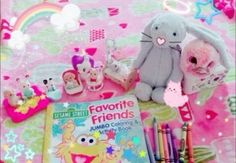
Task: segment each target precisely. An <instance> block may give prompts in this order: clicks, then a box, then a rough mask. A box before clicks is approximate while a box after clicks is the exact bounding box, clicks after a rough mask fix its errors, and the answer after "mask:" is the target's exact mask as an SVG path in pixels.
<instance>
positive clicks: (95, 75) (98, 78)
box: [86, 66, 104, 91]
mask: <svg viewBox="0 0 236 163" xmlns="http://www.w3.org/2000/svg"><path fill="white" fill-rule="evenodd" d="M103 69H104V66H100V67H96V68H91V69H90V70H89V72H88V74H87V79H86V83H87V85H88V90H89V91H99V90H100V89H102V87H103V80H104V76H103Z"/></svg>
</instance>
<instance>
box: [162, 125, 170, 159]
mask: <svg viewBox="0 0 236 163" xmlns="http://www.w3.org/2000/svg"><path fill="white" fill-rule="evenodd" d="M162 138H163V146H164V154H165V162H166V163H168V161H169V150H168V142H167V135H166V125H162Z"/></svg>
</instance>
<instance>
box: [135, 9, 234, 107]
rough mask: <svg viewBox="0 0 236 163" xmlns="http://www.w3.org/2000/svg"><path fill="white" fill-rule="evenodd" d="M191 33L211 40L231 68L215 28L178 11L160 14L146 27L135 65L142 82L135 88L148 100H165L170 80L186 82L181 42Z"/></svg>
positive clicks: (138, 94)
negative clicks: (181, 14)
mask: <svg viewBox="0 0 236 163" xmlns="http://www.w3.org/2000/svg"><path fill="white" fill-rule="evenodd" d="M187 32H189V33H191V34H193V35H195V36H196V37H198V38H200V39H202V40H205V41H207V42H210V43H211V44H212V45H213V46H214V47H215V48H216V50H217V51H218V52H219V54H220V55H221V56H220V58H221V60H222V63H223V65H224V66H225V67H226V68H229V67H230V65H231V64H230V61H229V58H228V56H227V55H228V54H227V51H226V49H225V46H222V44H224V43H223V41H222V40H221V39H217V38H216V37H213V34H212V32H211V31H208V30H207V29H205V28H203V27H200V26H199V27H198V26H196V25H193V24H190V23H188V22H186V21H185V20H184V18H182V17H180V16H178V15H176V14H171V13H163V14H159V15H158V16H157V17H155V18H154V19H153V20H152V21H151V22H150V23H149V24H148V25H147V26H146V27H145V29H144V32H143V37H142V41H141V50H140V53H139V55H138V58H137V59H136V60H135V62H134V67H135V68H136V69H139V70H140V82H138V83H137V85H136V88H135V94H136V96H137V97H138V98H139V99H140V100H142V101H148V100H150V98H151V99H152V100H153V101H155V102H158V103H165V101H164V99H163V94H164V91H165V88H166V86H167V84H168V82H169V81H173V82H177V83H178V82H181V81H182V79H183V73H182V71H181V69H180V50H179V48H178V44H180V43H181V42H182V41H183V40H184V38H185V36H186V33H187ZM218 38H219V37H218ZM176 96H178V95H176ZM173 98H175V97H173Z"/></svg>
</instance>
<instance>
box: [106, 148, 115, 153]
mask: <svg viewBox="0 0 236 163" xmlns="http://www.w3.org/2000/svg"><path fill="white" fill-rule="evenodd" d="M113 151H114V149H113V148H112V146H110V147H107V153H108V154H112V153H113Z"/></svg>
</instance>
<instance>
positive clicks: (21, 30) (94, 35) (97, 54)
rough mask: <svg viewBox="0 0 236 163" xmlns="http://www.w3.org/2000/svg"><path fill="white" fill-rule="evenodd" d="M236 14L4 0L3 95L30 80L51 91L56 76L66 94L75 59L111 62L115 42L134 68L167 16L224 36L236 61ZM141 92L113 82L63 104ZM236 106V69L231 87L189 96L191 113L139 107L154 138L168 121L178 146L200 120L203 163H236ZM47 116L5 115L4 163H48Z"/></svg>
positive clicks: (142, 4) (202, 7) (181, 7)
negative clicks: (109, 46) (65, 77)
mask: <svg viewBox="0 0 236 163" xmlns="http://www.w3.org/2000/svg"><path fill="white" fill-rule="evenodd" d="M224 2H225V3H224ZM68 4H75V5H77V6H79V8H80V11H78V10H77V8H73V7H69V9H68V7H65V6H66V5H68ZM234 9H235V1H233V0H229V1H222V0H214V1H212V0H196V1H195V0H186V1H184V0H127V1H125V2H124V1H123V0H112V1H111V0H48V1H47V2H46V1H45V2H44V3H43V0H24V1H19V0H1V28H0V29H1V88H2V89H1V91H2V90H3V89H4V88H8V87H11V88H13V89H15V90H18V91H19V88H18V85H17V82H16V78H17V77H22V76H24V75H25V74H30V81H31V83H33V84H36V85H38V86H39V87H40V88H41V89H42V90H45V87H44V85H43V80H44V79H48V78H50V77H51V78H53V79H54V81H55V84H56V86H57V87H58V88H59V89H61V90H62V84H63V81H62V79H61V74H62V72H63V71H64V70H65V69H70V68H72V65H71V57H72V56H73V55H74V54H76V53H78V51H79V49H85V51H86V52H87V53H88V54H89V55H90V56H91V57H92V58H93V59H95V61H97V62H98V61H99V62H101V63H104V62H105V52H106V49H105V40H106V39H113V40H115V42H116V46H117V53H116V56H115V57H116V58H117V59H118V60H121V61H122V62H123V63H126V64H130V62H131V61H132V60H133V58H134V57H135V56H137V54H138V52H139V45H140V44H139V41H140V38H141V32H142V31H143V29H144V27H145V24H147V23H148V22H149V21H150V19H151V18H152V17H153V16H154V15H156V14H158V13H161V12H163V11H165V10H167V11H168V12H174V13H176V14H181V15H183V16H184V17H185V18H186V19H187V20H188V21H191V22H194V23H198V24H201V25H203V26H205V27H206V28H209V29H211V30H212V31H215V32H217V33H218V34H219V35H221V37H222V38H223V40H224V41H225V43H226V45H227V48H228V50H229V52H230V54H231V55H232V56H233V57H234V58H235V20H234V18H235V12H234ZM70 10H71V11H73V13H74V14H70V13H71V12H70ZM79 13H80V14H79ZM79 15H80V16H79ZM189 39H190V38H187V39H186V40H185V42H188V41H189ZM183 46H184V45H183ZM133 87H134V86H132V87H131V89H130V90H129V91H128V92H127V91H124V90H123V89H122V88H121V87H120V86H119V85H117V84H115V83H113V82H111V81H110V80H105V82H104V87H103V89H102V90H100V91H98V92H89V91H87V90H85V91H84V92H83V93H82V94H81V95H76V96H68V95H66V94H65V93H63V95H62V99H61V102H65V103H66V102H79V101H93V100H98V99H105V98H110V97H114V96H120V95H124V94H132V93H133ZM1 97H2V92H1ZM1 100H2V99H1ZM1 102H2V101H1ZM235 103H236V96H235V69H232V70H230V71H229V73H228V74H227V76H226V78H225V83H224V84H222V85H220V86H217V87H216V88H215V89H205V90H203V91H201V92H200V93H196V94H193V95H191V96H189V104H188V105H186V106H184V107H183V108H179V109H175V108H170V107H167V106H165V105H159V104H156V103H153V102H139V107H140V108H141V110H142V112H141V117H142V119H143V122H144V125H145V127H146V128H147V129H149V130H147V131H150V133H151V131H152V125H151V124H152V119H153V117H156V118H157V120H158V121H159V122H162V123H165V122H168V123H169V124H170V126H171V127H172V128H174V129H173V132H174V134H175V135H176V138H177V139H179V136H180V126H181V123H182V122H183V121H187V120H192V121H193V131H192V134H193V147H194V156H195V159H196V160H195V162H208V160H211V161H209V162H212V163H215V162H229V163H231V162H232V163H233V162H235V158H236V157H235V152H234V151H235V135H234V130H235V126H234V123H235V115H236V110H235ZM45 114H46V112H45V111H41V112H40V113H38V114H37V115H35V116H33V117H31V118H30V119H28V120H26V121H23V122H21V123H13V122H12V121H11V120H10V118H9V117H8V116H7V114H6V111H5V110H4V109H2V108H1V119H0V121H1V160H4V161H5V162H9V163H11V162H27V163H32V162H41V160H42V148H43V140H44V127H45V126H44V125H45ZM58 130H60V129H58ZM150 138H151V139H152V134H150ZM127 162H129V161H128V160H127Z"/></svg>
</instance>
